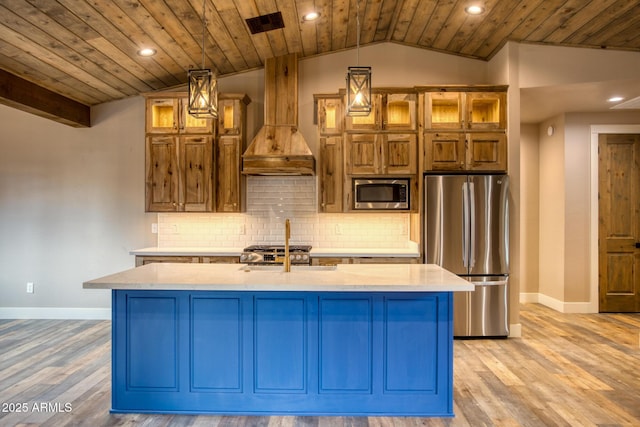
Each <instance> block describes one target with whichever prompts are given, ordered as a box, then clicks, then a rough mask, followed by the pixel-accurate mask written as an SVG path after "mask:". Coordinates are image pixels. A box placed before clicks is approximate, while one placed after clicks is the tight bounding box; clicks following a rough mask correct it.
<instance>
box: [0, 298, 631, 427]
mask: <svg viewBox="0 0 640 427" xmlns="http://www.w3.org/2000/svg"><path fill="white" fill-rule="evenodd" d="M521 323H522V334H523V338H519V339H508V340H456V341H455V343H454V354H455V367H454V404H455V414H456V416H455V418H433V419H428V418H388V417H243V416H238V417H235V416H234V417H231V416H186V415H180V416H177V415H141V414H132V415H114V414H110V413H109V408H110V398H111V393H110V387H111V384H110V356H111V353H110V349H111V345H110V339H111V336H110V333H111V324H110V322H108V321H68V320H64V321H61V320H0V405H2V407H0V426H2V427H9V426H56V427H58V426H95V427H97V426H138V425H144V426H212V427H216V426H217V427H231V426H243V427H244V426H264V427H289V426H313V427H315V426H318V427H325V426H327V427H328V426H353V427H358V426H372V427H374V426H376V427H377V426H380V427H387V426H389V427H416V426H473V427H476V426H571V427H573V426H607V427H611V426H640V314H626V315H625V314H588V315H587V314H561V313H557V312H555V311H553V310H551V309H549V308H546V307H543V306H540V305H537V304H526V305H522V311H521ZM42 404H44V406H41V405H42ZM65 405H66V406H65ZM23 409H24V410H25V411H22V412H21V411H20V410H23Z"/></svg>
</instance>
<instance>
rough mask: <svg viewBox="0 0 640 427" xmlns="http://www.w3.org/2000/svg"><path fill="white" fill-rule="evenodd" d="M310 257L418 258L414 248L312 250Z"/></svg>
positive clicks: (418, 252) (418, 254)
mask: <svg viewBox="0 0 640 427" xmlns="http://www.w3.org/2000/svg"><path fill="white" fill-rule="evenodd" d="M311 256H312V257H316V258H320V257H356V258H357V257H402V258H418V257H419V256H420V251H419V250H418V249H417V248H416V249H413V248H312V249H311Z"/></svg>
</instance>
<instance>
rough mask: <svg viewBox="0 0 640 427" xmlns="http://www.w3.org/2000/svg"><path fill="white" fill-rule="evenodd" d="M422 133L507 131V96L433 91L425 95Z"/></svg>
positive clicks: (504, 94)
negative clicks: (432, 131) (430, 131)
mask: <svg viewBox="0 0 640 427" xmlns="http://www.w3.org/2000/svg"><path fill="white" fill-rule="evenodd" d="M424 99H425V108H424V116H425V117H424V120H425V126H424V127H425V130H447V129H449V130H497V129H506V128H507V120H506V117H507V114H506V111H507V106H506V100H507V93H506V89H505V91H504V92H500V91H488V92H483V91H478V90H475V91H469V92H465V91H449V90H442V91H433V92H426V93H425V98H424Z"/></svg>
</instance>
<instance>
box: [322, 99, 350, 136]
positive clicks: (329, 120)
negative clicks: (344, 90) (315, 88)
mask: <svg viewBox="0 0 640 427" xmlns="http://www.w3.org/2000/svg"><path fill="white" fill-rule="evenodd" d="M316 107H317V109H318V115H317V120H318V133H319V134H320V135H340V134H341V133H342V131H343V128H344V125H343V123H344V113H343V109H342V98H341V97H340V96H335V97H319V96H316Z"/></svg>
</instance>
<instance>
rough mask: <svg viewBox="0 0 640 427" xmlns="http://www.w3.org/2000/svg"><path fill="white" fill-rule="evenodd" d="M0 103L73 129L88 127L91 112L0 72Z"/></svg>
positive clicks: (18, 78) (79, 105)
mask: <svg viewBox="0 0 640 427" xmlns="http://www.w3.org/2000/svg"><path fill="white" fill-rule="evenodd" d="M0 103H2V104H5V105H8V106H10V107H13V108H16V109H18V110H22V111H26V112H28V113H31V114H35V115H37V116H40V117H45V118H47V119H51V120H54V121H56V122H59V123H64V124H66V125H69V126H73V127H78V128H80V127H91V108H90V107H89V106H87V105H84V104H81V103H79V102H77V101H74V100H73V99H69V98H67V97H65V96H62V95H60V94H57V93H55V92H52V91H50V90H49V89H45V88H43V87H41V86H38V85H36V84H34V83H31V82H30V81H27V80H24V79H22V78H20V77H18V76H15V75H13V74H11V73H8V72H6V71H4V70H0Z"/></svg>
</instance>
